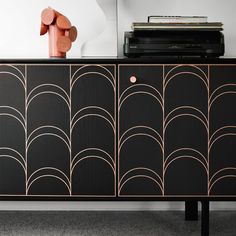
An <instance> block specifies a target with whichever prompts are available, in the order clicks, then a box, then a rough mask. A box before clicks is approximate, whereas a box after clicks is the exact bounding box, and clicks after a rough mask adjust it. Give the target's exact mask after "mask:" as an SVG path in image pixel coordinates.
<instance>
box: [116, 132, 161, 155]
mask: <svg viewBox="0 0 236 236" xmlns="http://www.w3.org/2000/svg"><path fill="white" fill-rule="evenodd" d="M135 136H147V137H150V138H152V139H153V140H155V141H156V142H157V143H158V144H159V145H160V148H161V151H162V153H163V146H162V143H161V142H159V140H157V139H156V138H155V137H153V136H152V135H149V134H145V133H137V134H133V135H130V136H129V137H128V138H126V139H125V140H124V141H123V142H122V143H121V145H120V146H119V148H118V153H119V154H120V150H121V148H122V146H123V145H124V143H125V142H126V141H127V140H129V139H130V138H133V137H135Z"/></svg>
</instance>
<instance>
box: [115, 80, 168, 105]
mask: <svg viewBox="0 0 236 236" xmlns="http://www.w3.org/2000/svg"><path fill="white" fill-rule="evenodd" d="M141 86H143V87H148V88H152V89H153V90H154V91H155V92H157V94H158V95H159V96H160V98H161V101H162V104H163V97H162V95H161V93H160V92H159V91H158V90H157V89H156V88H154V87H153V86H151V85H148V84H134V85H132V86H129V87H128V88H127V89H125V90H124V92H123V93H122V94H121V95H120V98H119V102H120V101H121V99H122V97H123V95H124V93H126V92H127V91H128V90H130V89H132V88H134V87H141ZM153 95H154V94H153ZM154 96H155V95H154Z"/></svg>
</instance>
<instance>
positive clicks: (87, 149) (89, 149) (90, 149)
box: [71, 148, 115, 166]
mask: <svg viewBox="0 0 236 236" xmlns="http://www.w3.org/2000/svg"><path fill="white" fill-rule="evenodd" d="M86 151H100V152H102V153H104V154H106V155H107V156H108V158H109V159H110V160H111V161H112V163H113V165H114V166H115V161H114V160H113V158H112V157H111V155H110V154H109V153H108V152H106V151H104V150H102V149H99V148H86V149H84V150H82V151H80V152H78V153H77V154H76V155H75V156H74V157H73V158H72V161H71V164H72V165H73V163H74V161H75V159H76V157H77V156H79V155H80V154H81V153H83V152H86Z"/></svg>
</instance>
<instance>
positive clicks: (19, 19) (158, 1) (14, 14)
mask: <svg viewBox="0 0 236 236" xmlns="http://www.w3.org/2000/svg"><path fill="white" fill-rule="evenodd" d="M111 1H112V0H111ZM117 1H118V5H119V30H118V35H119V37H118V38H119V42H118V45H119V47H118V48H119V50H118V52H119V55H122V44H123V35H124V33H123V32H124V31H127V30H130V25H131V23H132V22H133V21H145V20H146V18H147V16H148V15H151V14H153V15H207V16H208V17H209V20H210V21H222V22H223V23H224V29H225V30H224V34H225V45H226V53H225V56H227V57H234V56H235V55H236V47H235V46H234V45H235V42H236V30H235V25H236V17H235V9H236V1H235V0H225V1H222V0H117ZM0 6H1V7H0V22H1V31H0V32H1V33H0V35H1V40H0V58H45V57H46V58H47V57H48V42H47V41H48V36H47V35H44V36H39V27H40V14H41V11H42V10H43V9H44V8H46V7H48V6H51V7H53V8H55V9H57V10H58V11H60V12H62V13H63V14H65V15H66V16H67V17H68V18H69V19H70V20H71V22H72V24H74V25H75V26H76V27H77V28H78V39H77V40H76V42H74V43H73V45H72V49H71V50H70V51H69V53H68V54H67V57H68V58H71V57H73V58H76V57H77V58H78V57H80V56H81V53H80V51H81V46H82V45H83V43H84V42H85V41H87V40H88V39H92V38H94V37H96V36H98V35H99V33H101V32H102V31H103V30H104V28H105V16H104V14H103V12H102V11H101V9H100V8H99V7H98V5H97V4H96V1H95V0H40V1H35V0H0ZM94 53H96V52H94Z"/></svg>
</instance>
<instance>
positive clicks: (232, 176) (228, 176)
mask: <svg viewBox="0 0 236 236" xmlns="http://www.w3.org/2000/svg"><path fill="white" fill-rule="evenodd" d="M225 178H236V175H225V176H222V177H220V178H218V179H217V180H215V181H214V182H213V183H212V185H211V186H210V188H209V193H210V192H211V189H212V188H213V187H214V185H215V184H216V183H217V182H218V181H220V180H221V179H225Z"/></svg>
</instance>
